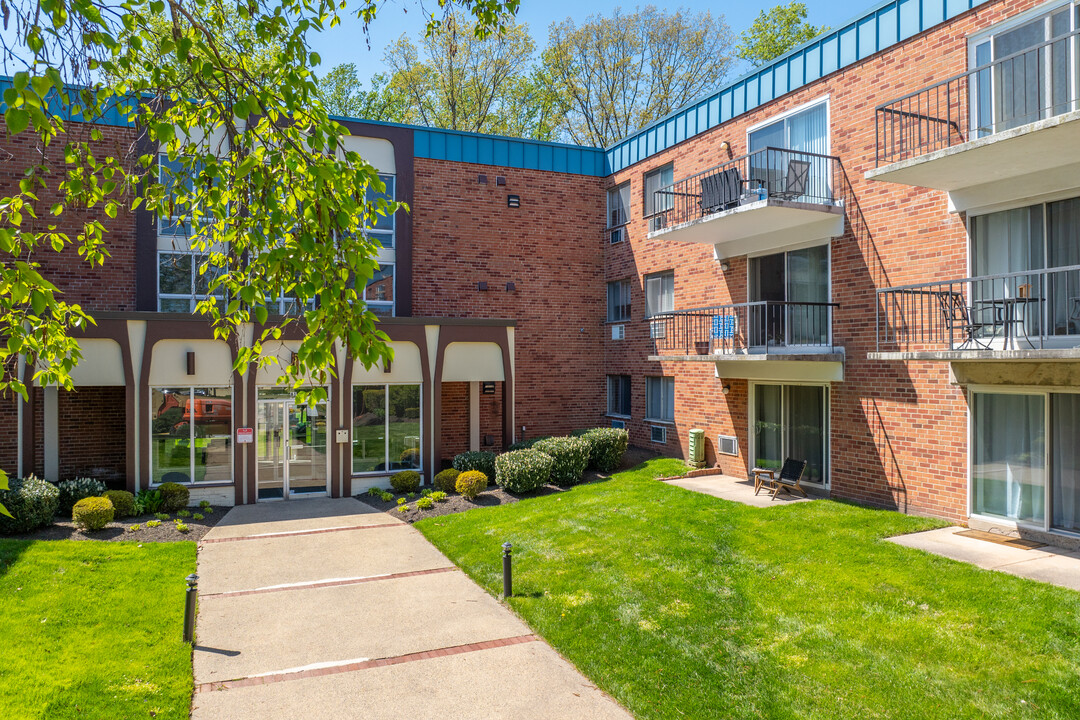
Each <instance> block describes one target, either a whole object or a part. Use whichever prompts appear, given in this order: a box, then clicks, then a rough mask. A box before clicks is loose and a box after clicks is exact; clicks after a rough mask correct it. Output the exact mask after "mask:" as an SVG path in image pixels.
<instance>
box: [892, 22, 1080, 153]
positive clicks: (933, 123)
mask: <svg viewBox="0 0 1080 720" xmlns="http://www.w3.org/2000/svg"><path fill="white" fill-rule="evenodd" d="M1078 35H1080V30H1077V31H1074V32H1071V33H1067V34H1062V35H1060V36H1059V37H1056V38H1054V39H1052V40H1047V41H1046V42H1043V43H1041V44H1039V45H1036V46H1034V47H1031V48H1029V49H1027V50H1021V51H1020V52H1016V53H1013V54H1012V55H1007V56H1005V57H1003V58H999V59H997V60H993V61H991V62H988V63H984V64H982V65H979V66H977V67H974V68H971V69H970V70H967V71H966V72H963V73H960V74H959V75H955V76H953V77H950V78H948V79H946V80H942V81H941V82H938V83H935V84H933V85H930V86H929V87H926V88H924V89H922V90H918V91H916V92H913V93H911V94H910V95H905V96H904V97H902V98H899V99H897V100H893V101H891V102H888V103H885V104H883V105H879V106H878V107H877V109H876V113H875V125H876V127H875V137H876V143H877V157H876V162H877V165H878V166H880V165H882V164H889V163H894V162H899V161H901V160H908V159H911V158H916V157H919V156H921V155H925V154H926V153H930V152H933V151H935V150H943V149H945V148H948V147H952V146H953V145H959V144H962V143H965V142H968V141H969V140H973V139H977V138H981V137H986V136H988V135H993V134H995V133H999V132H1002V131H1004V130H1009V129H1012V128H1014V127H1019V126H1021V125H1026V124H1028V123H1032V122H1035V121H1036V120H1041V119H1044V118H1048V117H1054V116H1056V115H1060V114H1062V113H1065V112H1068V111H1070V110H1075V109H1077V100H1078V99H1080V98H1078V97H1077V92H1076V90H1075V89H1074V88H1075V87H1076V85H1075V83H1076V77H1077V70H1078V67H1077V65H1078V63H1077V62H1075V61H1070V60H1069V58H1070V56H1071V55H1072V52H1070V48H1072V46H1073V45H1076V44H1077V36H1078Z"/></svg>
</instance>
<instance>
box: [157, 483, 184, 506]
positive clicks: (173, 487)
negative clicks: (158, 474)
mask: <svg viewBox="0 0 1080 720" xmlns="http://www.w3.org/2000/svg"><path fill="white" fill-rule="evenodd" d="M158 492H160V493H161V499H162V501H163V503H162V506H161V509H162V510H164V511H165V512H176V511H177V510H183V509H184V508H186V507H187V505H188V500H190V499H191V491H190V490H188V489H187V488H186V487H185V486H183V485H181V484H180V483H174V482H167V483H161V484H160V485H158Z"/></svg>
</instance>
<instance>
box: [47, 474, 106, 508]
mask: <svg viewBox="0 0 1080 720" xmlns="http://www.w3.org/2000/svg"><path fill="white" fill-rule="evenodd" d="M56 487H57V489H58V490H60V504H59V508H58V512H59V513H60V514H61V515H70V514H71V508H73V507H75V503H77V502H79V501H80V500H82V499H83V498H88V497H96V496H98V495H100V494H101V493H103V492H105V483H103V482H99V481H98V480H94V479H93V478H88V477H81V478H75V479H74V480H64V481H62V482H59V483H57V484H56Z"/></svg>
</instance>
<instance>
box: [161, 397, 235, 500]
mask: <svg viewBox="0 0 1080 720" xmlns="http://www.w3.org/2000/svg"><path fill="white" fill-rule="evenodd" d="M183 388H187V390H188V397H189V398H190V402H195V397H196V396H195V390H196V388H198V389H200V390H214V389H221V390H228V391H229V402H230V403H231V406H230V410H229V442H230V450H229V478H230V479H229V481H228V482H224V481H214V482H195V481H194V480H192V481H191V482H186V483H179V484H180V485H183V486H184V487H189V488H200V487H214V486H216V485H221V486H224V485H235V484H236V455H235V453H234V452H233V449H232V448H233V447H234V446H233V445H232V444H233V443H235V442H236V412H235V411H234V408H235V407H236V388H234V387H233V386H232V385H184V384H182V383H173V384H171V385H151V386H150V387H149V388H148V390H149V397H150V398H152V397H153V396H154V390H161V389H165V390H180V389H183ZM148 404H149V403H148ZM146 432H147V437H149V438H150V458H149V461H150V462H149V464H150V487H151V488H156V487H160V486H161V485H163V484H164V483H159V482H154V452H153V446H154V408H153V407H150V411H149V413H147V423H146ZM194 471H195V423H194V421H193V420H189V421H188V477H192V478H193V477H195V472H194Z"/></svg>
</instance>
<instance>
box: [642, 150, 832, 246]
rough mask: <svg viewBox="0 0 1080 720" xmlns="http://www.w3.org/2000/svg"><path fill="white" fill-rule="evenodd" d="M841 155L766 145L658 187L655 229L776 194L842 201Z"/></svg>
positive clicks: (812, 200) (652, 217) (652, 220)
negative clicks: (838, 197)
mask: <svg viewBox="0 0 1080 720" xmlns="http://www.w3.org/2000/svg"><path fill="white" fill-rule="evenodd" d="M839 174H840V161H839V159H838V158H835V157H832V156H831V155H819V154H817V153H811V152H802V151H799V150H783V149H780V148H772V147H769V148H763V149H761V150H756V151H754V152H752V153H749V154H747V155H743V156H741V157H737V158H733V159H731V160H728V161H727V162H725V163H721V164H719V165H716V166H715V167H711V168H709V169H708V170H704V171H702V172H699V173H697V174H696V175H691V176H690V177H687V178H683V179H682V180H677V181H676V182H674V183H673V184H671V185H667V186H665V187H662V188H660V189H659V190H657V191H656V192H655V193H653V206H652V207H653V212H652V213H651V214H649V215H647V216H646V217H648V218H649V229H650V230H661V229H663V228H666V227H671V226H673V225H680V224H682V223H687V222H691V221H693V220H697V219H699V218H701V217H704V216H706V215H712V214H714V213H718V212H721V211H723V210H732V209H734V208H737V207H739V206H740V205H746V204H748V203H752V202H756V201H758V200H764V199H766V198H774V199H780V200H788V201H792V202H802V203H814V204H818V205H830V206H832V205H835V204H837V201H836V195H835V191H836V189H837V188H839V187H841V184H842V183H841V180H842V178H840V177H839Z"/></svg>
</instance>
